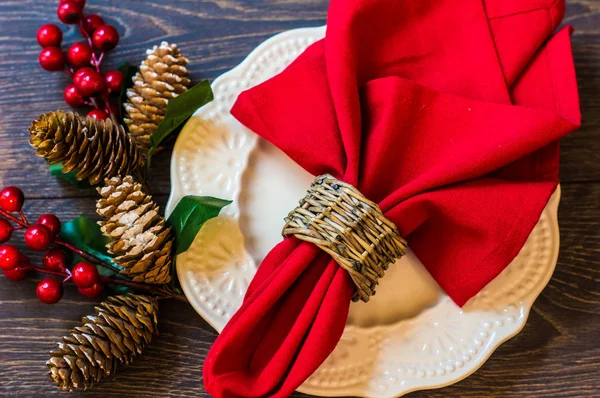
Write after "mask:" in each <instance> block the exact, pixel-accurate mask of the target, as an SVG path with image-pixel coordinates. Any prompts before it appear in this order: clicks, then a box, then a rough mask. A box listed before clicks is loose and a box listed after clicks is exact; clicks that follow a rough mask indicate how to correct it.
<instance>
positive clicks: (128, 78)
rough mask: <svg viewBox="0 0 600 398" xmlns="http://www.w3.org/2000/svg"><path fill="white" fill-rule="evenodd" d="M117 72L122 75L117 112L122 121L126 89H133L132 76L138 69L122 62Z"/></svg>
mask: <svg viewBox="0 0 600 398" xmlns="http://www.w3.org/2000/svg"><path fill="white" fill-rule="evenodd" d="M118 70H119V72H121V73H122V74H123V85H122V86H121V93H120V94H119V110H120V113H121V121H122V120H123V115H125V108H124V107H123V104H125V102H127V89H128V88H131V87H133V76H135V74H136V73H138V71H139V68H138V67H137V66H134V65H131V64H130V63H127V62H124V63H122V64H121V65H120V66H119V68H118ZM121 124H124V123H121Z"/></svg>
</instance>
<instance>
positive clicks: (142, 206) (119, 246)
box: [96, 176, 173, 284]
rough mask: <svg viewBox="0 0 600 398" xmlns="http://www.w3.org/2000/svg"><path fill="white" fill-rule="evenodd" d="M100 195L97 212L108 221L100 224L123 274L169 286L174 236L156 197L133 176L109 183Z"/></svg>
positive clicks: (109, 181)
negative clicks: (145, 191)
mask: <svg viewBox="0 0 600 398" xmlns="http://www.w3.org/2000/svg"><path fill="white" fill-rule="evenodd" d="M98 193H100V196H101V199H98V201H97V202H96V212H97V213H98V214H99V215H100V216H101V217H102V218H103V219H104V220H103V221H100V222H99V224H100V226H101V230H102V233H103V234H104V235H105V236H106V237H108V238H110V240H111V241H110V243H109V244H108V245H107V247H108V251H109V252H110V253H111V254H113V255H115V256H116V257H115V262H116V263H117V264H119V265H120V266H121V267H122V268H124V270H123V271H121V273H122V274H124V275H127V276H129V277H130V278H132V279H133V281H135V282H145V283H154V284H163V283H169V282H170V281H171V273H170V271H171V261H172V254H171V252H172V247H173V234H172V233H171V227H169V226H168V225H167V224H166V221H165V219H164V217H162V216H161V215H160V214H159V207H158V205H157V204H156V203H154V201H153V200H152V196H150V195H147V194H146V193H144V192H143V191H142V185H141V184H139V183H136V182H134V180H133V177H131V176H126V177H125V178H123V179H121V178H120V177H114V178H111V179H110V180H108V179H107V180H106V181H105V186H104V187H102V188H98Z"/></svg>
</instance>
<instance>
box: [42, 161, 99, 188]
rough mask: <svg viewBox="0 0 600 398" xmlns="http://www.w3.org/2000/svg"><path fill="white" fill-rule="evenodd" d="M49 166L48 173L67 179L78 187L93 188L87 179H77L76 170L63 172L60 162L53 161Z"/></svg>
mask: <svg viewBox="0 0 600 398" xmlns="http://www.w3.org/2000/svg"><path fill="white" fill-rule="evenodd" d="M49 166H50V175H52V176H54V177H58V178H62V179H63V180H66V181H69V182H71V183H73V184H74V185H75V186H76V187H77V188H79V189H90V188H93V187H92V185H91V184H90V183H89V181H88V180H87V179H86V180H81V181H80V180H78V179H77V171H72V172H70V173H63V171H62V163H54V164H51V165H49Z"/></svg>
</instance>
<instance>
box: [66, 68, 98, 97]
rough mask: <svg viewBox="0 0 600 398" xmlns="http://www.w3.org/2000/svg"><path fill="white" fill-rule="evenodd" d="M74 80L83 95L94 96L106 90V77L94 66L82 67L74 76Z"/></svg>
mask: <svg viewBox="0 0 600 398" xmlns="http://www.w3.org/2000/svg"><path fill="white" fill-rule="evenodd" d="M73 82H74V83H75V86H76V87H77V90H79V92H80V93H81V95H83V96H85V97H93V96H95V95H98V94H100V93H101V92H102V91H103V90H104V78H103V77H102V75H101V74H100V73H98V72H96V71H95V70H93V69H92V68H88V67H85V68H81V69H79V70H78V71H77V72H76V73H75V76H74V77H73Z"/></svg>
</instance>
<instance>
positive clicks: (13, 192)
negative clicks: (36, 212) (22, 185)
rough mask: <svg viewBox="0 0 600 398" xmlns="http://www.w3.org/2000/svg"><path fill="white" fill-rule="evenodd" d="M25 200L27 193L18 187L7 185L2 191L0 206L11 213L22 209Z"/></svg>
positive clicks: (0, 193)
mask: <svg viewBox="0 0 600 398" xmlns="http://www.w3.org/2000/svg"><path fill="white" fill-rule="evenodd" d="M24 202H25V195H23V191H21V190H20V189H19V188H17V187H6V188H4V189H3V190H2V191H0V208H2V210H4V211H8V212H9V213H16V212H18V211H21V209H22V208H23V203H24Z"/></svg>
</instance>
